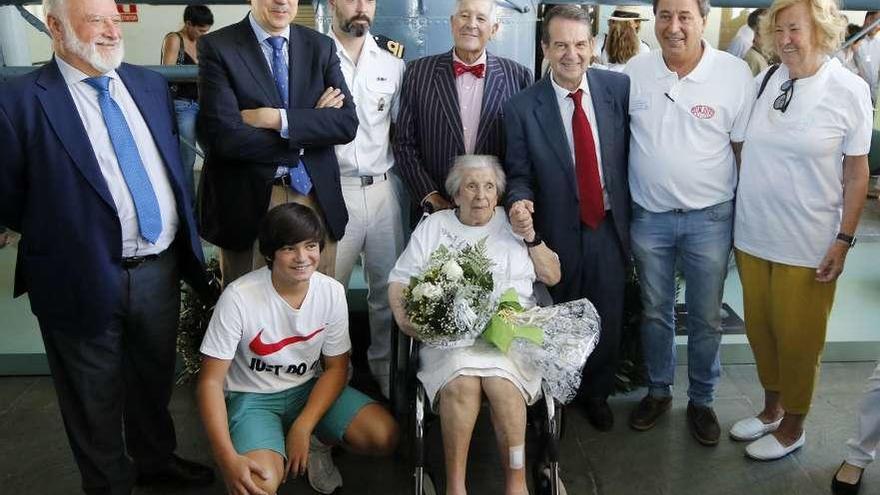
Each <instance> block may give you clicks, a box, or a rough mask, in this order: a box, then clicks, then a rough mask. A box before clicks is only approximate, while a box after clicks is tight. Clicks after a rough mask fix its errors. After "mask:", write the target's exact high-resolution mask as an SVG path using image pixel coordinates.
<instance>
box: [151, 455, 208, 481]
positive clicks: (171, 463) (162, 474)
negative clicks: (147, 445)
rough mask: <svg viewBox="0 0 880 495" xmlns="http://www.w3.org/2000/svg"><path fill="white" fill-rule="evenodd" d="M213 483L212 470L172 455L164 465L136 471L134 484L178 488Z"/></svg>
mask: <svg viewBox="0 0 880 495" xmlns="http://www.w3.org/2000/svg"><path fill="white" fill-rule="evenodd" d="M213 482H214V470H213V469H211V468H209V467H208V466H205V465H203V464H199V463H197V462H193V461H188V460H186V459H182V458H180V457H178V456H176V455H172V456H171V459H169V460H168V462H166V463H165V464H164V465H162V466H157V467H154V468H151V469H150V470H140V469H139V470H138V475H137V478H136V479H135V484H138V485H157V484H166V483H167V484H173V485H180V486H207V485H210V484H211V483H213Z"/></svg>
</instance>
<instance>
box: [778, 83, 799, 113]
mask: <svg viewBox="0 0 880 495" xmlns="http://www.w3.org/2000/svg"><path fill="white" fill-rule="evenodd" d="M795 81H797V78H796V77H795V78H792V79H789V80H787V81H785V82H784V83H782V84H781V85H780V86H779V91H782V94H780V95H779V96H777V97H776V99H775V100H773V110H779V111H780V112H782V113H785V111H786V110H788V106H789V105H790V104H791V100H792V99H793V98H794V83H795Z"/></svg>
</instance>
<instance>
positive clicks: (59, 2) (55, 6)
mask: <svg viewBox="0 0 880 495" xmlns="http://www.w3.org/2000/svg"><path fill="white" fill-rule="evenodd" d="M65 8H67V0H43V15H49V14H52V15H53V16H55V17H61V16H62V14H61V10H62V9H65Z"/></svg>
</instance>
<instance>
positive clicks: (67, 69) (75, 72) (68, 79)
mask: <svg viewBox="0 0 880 495" xmlns="http://www.w3.org/2000/svg"><path fill="white" fill-rule="evenodd" d="M55 62H56V63H57V64H58V70H59V71H60V72H61V77H63V78H64V83H65V84H67V85H68V86H73V85H74V84H76V83H78V82H83V81H84V80H86V79H88V78H89V77H91V76H89V75H88V74H86V73H85V72H83V71H81V70H79V69H77V68H76V67H74V66H72V65H70V64H68V63H67V62H65V61H64V59H62V58H61V57H59V56H58V54H55ZM102 75H104V76H107V77H109V78H110V79H119V75H118V74H117V73H116V70H115V69H114V70H111V71H110V72H108V73H106V74H102Z"/></svg>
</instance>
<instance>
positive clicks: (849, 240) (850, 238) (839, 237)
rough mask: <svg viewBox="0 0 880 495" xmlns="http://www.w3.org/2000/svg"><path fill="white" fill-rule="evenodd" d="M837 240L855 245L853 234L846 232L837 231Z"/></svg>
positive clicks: (851, 245) (850, 245)
mask: <svg viewBox="0 0 880 495" xmlns="http://www.w3.org/2000/svg"><path fill="white" fill-rule="evenodd" d="M837 240H838V241H841V242H845V243H847V244H849V247H853V246H855V245H856V238H855V236H851V235H847V234H844V233H843V232H838V233H837Z"/></svg>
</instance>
